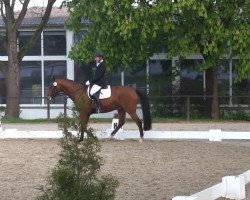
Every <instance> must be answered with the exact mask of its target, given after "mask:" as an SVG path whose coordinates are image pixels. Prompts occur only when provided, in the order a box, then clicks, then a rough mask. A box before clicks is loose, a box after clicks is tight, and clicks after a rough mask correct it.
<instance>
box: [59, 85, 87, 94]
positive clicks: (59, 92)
mask: <svg viewBox="0 0 250 200" xmlns="http://www.w3.org/2000/svg"><path fill="white" fill-rule="evenodd" d="M83 88H84V86H83V85H81V87H80V88H78V89H76V90H73V91H71V92H69V93H68V95H65V93H64V92H59V93H58V96H63V95H65V96H69V95H70V94H73V93H75V92H77V91H79V90H81V89H83Z"/></svg>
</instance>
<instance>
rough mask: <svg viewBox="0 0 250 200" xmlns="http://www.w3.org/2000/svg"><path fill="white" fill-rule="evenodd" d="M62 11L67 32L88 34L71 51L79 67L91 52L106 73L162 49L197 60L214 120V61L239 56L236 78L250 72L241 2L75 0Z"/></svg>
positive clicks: (244, 3)
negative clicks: (103, 57) (103, 60)
mask: <svg viewBox="0 0 250 200" xmlns="http://www.w3.org/2000/svg"><path fill="white" fill-rule="evenodd" d="M68 6H69V10H70V20H69V21H68V23H67V26H68V28H70V29H72V30H74V31H80V30H81V29H83V28H85V29H87V31H88V33H87V34H86V36H85V37H84V39H83V40H82V41H81V42H80V43H79V44H78V45H77V46H76V47H75V48H74V49H73V51H72V52H71V57H72V58H73V59H75V60H77V61H79V62H80V61H82V60H90V58H92V57H93V55H92V54H93V52H94V51H95V50H96V49H102V50H104V51H105V52H107V57H108V59H107V60H108V62H109V66H112V67H111V68H120V67H121V66H122V67H124V68H126V67H130V66H135V65H139V64H142V63H145V61H146V60H147V59H148V58H149V57H150V56H151V55H153V53H158V52H162V50H166V52H167V56H168V57H173V56H178V55H180V56H186V55H190V54H194V53H197V54H201V55H203V58H204V65H203V69H204V70H206V81H207V82H208V81H209V82H208V83H207V86H209V87H208V88H207V90H206V94H207V95H212V96H213V98H212V99H213V101H212V102H210V106H211V113H210V114H211V116H212V117H213V118H218V117H219V106H218V91H217V75H216V72H217V65H218V64H219V62H220V59H221V58H223V57H225V55H227V56H231V57H232V56H235V55H239V56H240V57H241V60H240V64H239V65H238V69H239V79H242V78H243V77H245V76H246V75H247V73H248V72H249V71H250V67H249V59H248V58H249V53H248V52H249V51H248V50H249V46H250V45H249V43H250V41H249V40H250V39H249V38H250V37H249V15H247V14H249V3H248V2H247V1H244V0H242V1H236V0H230V1H228V0H221V1H211V0H204V1H196V0H185V1H177V0H175V1H172V0H169V1H166V0H153V1H149V0H140V1H138V0H137V1H134V3H131V1H122V0H115V1H114V0H112V1H105V0H97V1H91V0H75V1H72V2H71V3H70V4H68ZM229 48H231V50H232V51H230V52H231V54H230V55H229V54H228V52H227V51H228V49H229Z"/></svg>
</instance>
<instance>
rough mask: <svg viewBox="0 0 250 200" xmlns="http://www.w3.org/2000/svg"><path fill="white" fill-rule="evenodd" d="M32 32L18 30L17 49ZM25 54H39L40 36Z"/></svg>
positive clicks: (25, 41) (26, 40)
mask: <svg viewBox="0 0 250 200" xmlns="http://www.w3.org/2000/svg"><path fill="white" fill-rule="evenodd" d="M32 34H33V32H27V31H25V32H20V33H19V37H18V39H19V49H21V48H22V47H23V46H24V45H25V44H26V43H27V42H28V40H29V39H30V38H31V36H32ZM26 55H27V56H38V55H41V36H40V37H39V38H38V40H37V41H36V43H35V44H34V46H33V47H32V48H31V50H30V51H29V52H28V53H27V54H26Z"/></svg>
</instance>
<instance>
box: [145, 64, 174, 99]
mask: <svg viewBox="0 0 250 200" xmlns="http://www.w3.org/2000/svg"><path fill="white" fill-rule="evenodd" d="M149 87H150V89H149V92H150V94H151V95H170V94H171V92H172V61H171V60H150V61H149Z"/></svg>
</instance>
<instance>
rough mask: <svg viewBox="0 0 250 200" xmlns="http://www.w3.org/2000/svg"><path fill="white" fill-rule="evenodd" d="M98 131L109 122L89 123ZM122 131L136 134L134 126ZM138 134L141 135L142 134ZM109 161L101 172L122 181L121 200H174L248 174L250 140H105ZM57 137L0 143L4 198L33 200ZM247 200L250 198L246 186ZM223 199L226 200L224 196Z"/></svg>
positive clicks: (170, 126) (52, 161)
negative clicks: (230, 178)
mask: <svg viewBox="0 0 250 200" xmlns="http://www.w3.org/2000/svg"><path fill="white" fill-rule="evenodd" d="M2 126H3V129H5V128H6V129H7V128H16V129H18V130H57V125H56V124H38V125H37V124H36V125H32V124H31V125H28V124H20V125H14V124H3V125H2ZM90 127H92V128H94V129H95V130H105V129H107V128H110V124H90ZM123 128H124V130H131V129H134V130H136V127H135V126H134V125H133V124H128V125H125V126H124V127H123ZM208 129H222V130H227V131H234V132H235V131H249V130H250V123H237V122H232V123H206V124H203V123H181V124H179V123H166V124H153V130H172V131H174V130H187V131H190V130H193V131H199V130H208ZM137 136H139V133H138V135H137ZM101 145H102V150H101V155H102V157H103V158H104V159H105V163H104V166H103V167H102V170H101V173H102V174H107V173H111V174H113V175H114V176H116V177H117V178H118V180H119V182H120V186H119V188H118V190H117V197H116V199H117V200H145V199H147V200H151V199H152V200H161V199H162V200H163V199H167V200H171V199H172V198H173V197H175V196H185V195H191V194H194V193H196V192H198V191H201V190H204V189H206V188H208V187H210V186H213V185H215V184H217V183H219V182H221V178H222V177H223V176H231V175H238V174H241V173H243V172H245V171H247V170H250V157H249V155H250V140H246V141H243V140H237V141H231V140H230V141H229V140H225V141H224V140H223V141H222V142H210V141H208V140H173V139H172V140H144V141H143V143H142V144H140V143H138V141H137V140H101ZM59 152H60V148H59V145H58V140H57V139H1V140H0V180H1V181H0V199H1V200H11V199H13V200H14V199H15V200H16V199H17V200H31V199H35V198H36V197H37V195H38V194H39V190H38V188H39V187H40V186H41V185H43V184H44V183H45V179H46V177H47V175H48V172H49V171H50V170H51V169H52V168H53V167H54V166H55V165H56V163H57V161H58V154H59ZM246 188H247V193H246V194H247V196H246V199H250V186H249V184H248V185H247V187H246ZM220 199H224V198H220Z"/></svg>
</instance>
